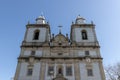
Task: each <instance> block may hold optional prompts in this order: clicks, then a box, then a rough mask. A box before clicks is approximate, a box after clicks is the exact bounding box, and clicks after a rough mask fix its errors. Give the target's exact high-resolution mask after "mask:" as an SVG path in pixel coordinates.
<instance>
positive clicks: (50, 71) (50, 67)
mask: <svg viewBox="0 0 120 80" xmlns="http://www.w3.org/2000/svg"><path fill="white" fill-rule="evenodd" d="M53 74H54V67H53V66H49V67H48V75H53Z"/></svg>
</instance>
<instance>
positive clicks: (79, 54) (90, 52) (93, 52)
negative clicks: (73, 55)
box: [78, 50, 97, 57]
mask: <svg viewBox="0 0 120 80" xmlns="http://www.w3.org/2000/svg"><path fill="white" fill-rule="evenodd" d="M85 51H86V50H80V51H78V56H79V57H84V56H85ZM88 51H89V54H90V56H91V57H97V53H96V51H95V50H88Z"/></svg>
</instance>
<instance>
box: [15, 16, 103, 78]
mask: <svg viewBox="0 0 120 80" xmlns="http://www.w3.org/2000/svg"><path fill="white" fill-rule="evenodd" d="M14 80H105V74H104V69H103V64H102V57H101V54H100V45H99V42H98V40H97V37H96V33H95V25H94V24H93V23H92V22H91V23H90V24H88V23H86V22H85V19H84V18H83V17H81V16H78V17H77V18H76V20H75V21H74V22H73V23H72V25H71V31H70V38H69V35H68V34H66V35H63V34H62V33H61V30H60V31H59V33H58V34H57V35H54V34H52V35H51V30H50V25H49V24H48V23H47V22H46V20H45V18H44V16H40V17H38V18H37V19H36V23H34V24H30V23H28V24H27V25H26V32H25V37H24V40H23V42H22V45H21V52H20V56H19V57H18V64H17V68H16V73H15V77H14Z"/></svg>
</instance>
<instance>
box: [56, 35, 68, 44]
mask: <svg viewBox="0 0 120 80" xmlns="http://www.w3.org/2000/svg"><path fill="white" fill-rule="evenodd" d="M54 41H55V42H59V41H61V42H66V41H67V38H66V37H65V36H64V35H63V34H58V35H56V36H55V38H54Z"/></svg>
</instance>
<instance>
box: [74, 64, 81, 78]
mask: <svg viewBox="0 0 120 80" xmlns="http://www.w3.org/2000/svg"><path fill="white" fill-rule="evenodd" d="M74 74H75V80H80V68H79V62H76V63H74Z"/></svg>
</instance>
